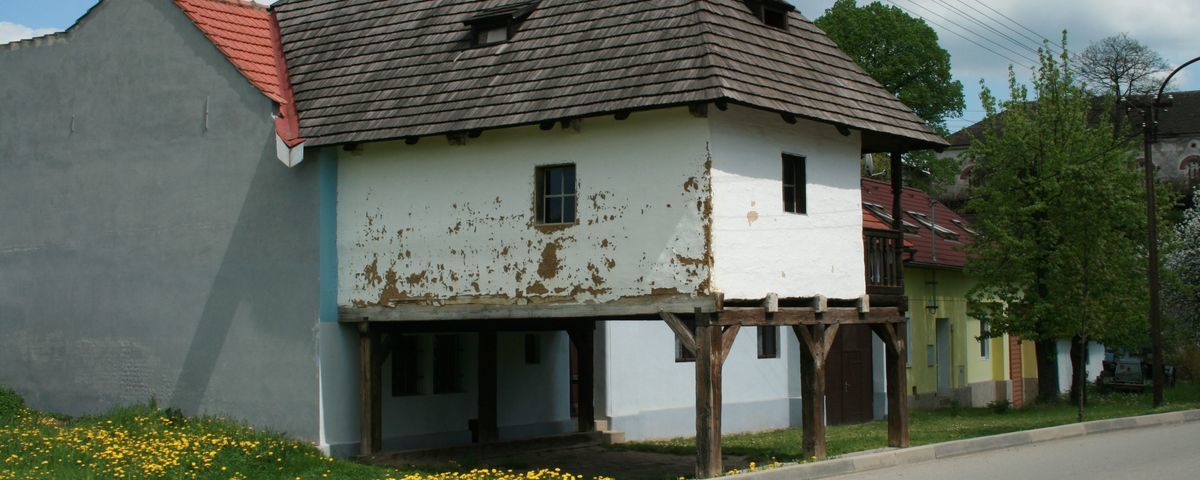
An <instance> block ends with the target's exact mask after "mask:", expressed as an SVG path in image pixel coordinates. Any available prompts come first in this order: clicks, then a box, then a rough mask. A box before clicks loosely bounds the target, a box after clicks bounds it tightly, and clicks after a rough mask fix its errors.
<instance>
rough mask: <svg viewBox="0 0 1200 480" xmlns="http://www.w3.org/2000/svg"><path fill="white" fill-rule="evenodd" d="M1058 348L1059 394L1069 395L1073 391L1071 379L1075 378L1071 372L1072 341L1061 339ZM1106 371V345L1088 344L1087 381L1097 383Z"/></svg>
mask: <svg viewBox="0 0 1200 480" xmlns="http://www.w3.org/2000/svg"><path fill="white" fill-rule="evenodd" d="M1057 347H1058V389H1059V393H1068V392H1070V391H1071V379H1072V378H1073V377H1074V376H1075V375H1074V374H1073V372H1071V340H1069V339H1060V340H1058V342H1057ZM1103 370H1104V344H1102V343H1096V342H1088V351H1087V380H1088V382H1095V381H1096V377H1099V376H1100V372H1101V371H1103Z"/></svg>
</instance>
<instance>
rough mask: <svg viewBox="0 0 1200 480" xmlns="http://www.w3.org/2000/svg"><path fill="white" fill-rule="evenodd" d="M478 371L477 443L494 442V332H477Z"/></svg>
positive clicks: (497, 430) (497, 428)
mask: <svg viewBox="0 0 1200 480" xmlns="http://www.w3.org/2000/svg"><path fill="white" fill-rule="evenodd" d="M478 353H479V356H478V360H479V370H478V378H477V380H478V382H479V391H478V395H477V396H478V398H477V400H478V402H479V414H478V417H479V421H478V428H479V441H480V442H481V443H487V442H494V441H496V440H497V439H499V432H500V429H499V423H498V415H497V411H498V408H497V404H498V403H499V402H498V398H497V397H498V395H499V392H498V390H497V388H498V385H497V381H496V380H497V373H498V372H497V369H496V332H491V331H484V332H479V351H478Z"/></svg>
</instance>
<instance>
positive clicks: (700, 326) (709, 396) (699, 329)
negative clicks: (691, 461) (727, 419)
mask: <svg viewBox="0 0 1200 480" xmlns="http://www.w3.org/2000/svg"><path fill="white" fill-rule="evenodd" d="M696 316H697V318H696V337H697V347H698V348H697V351H696V478H711V477H715V476H717V475H720V474H721V473H723V472H722V465H721V425H720V408H721V405H720V403H718V402H720V394H719V393H718V392H717V390H719V389H720V373H719V369H720V366H719V365H718V355H719V354H720V349H721V327H720V326H718V325H714V324H712V323H711V320H710V319H709V318H708V315H707V314H703V313H700V314H697V315H696Z"/></svg>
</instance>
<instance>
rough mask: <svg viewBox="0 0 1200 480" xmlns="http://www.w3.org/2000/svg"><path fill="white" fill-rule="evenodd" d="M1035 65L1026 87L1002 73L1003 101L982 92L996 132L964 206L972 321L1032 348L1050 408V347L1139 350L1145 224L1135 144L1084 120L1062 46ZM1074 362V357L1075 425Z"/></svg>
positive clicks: (976, 154)
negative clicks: (971, 219) (969, 229)
mask: <svg viewBox="0 0 1200 480" xmlns="http://www.w3.org/2000/svg"><path fill="white" fill-rule="evenodd" d="M1063 45H1066V35H1065V33H1064V35H1063ZM1039 57H1040V63H1039V67H1038V69H1037V71H1036V75H1035V78H1034V79H1033V83H1032V88H1029V87H1026V86H1024V85H1021V84H1019V83H1018V82H1017V80H1016V76H1015V74H1014V73H1013V71H1012V68H1011V67H1010V68H1009V99H1008V100H1006V101H1003V102H1001V101H998V100H997V99H996V97H995V96H993V95H992V93H991V92H990V91H989V90H988V89H987V87H983V90H982V92H981V94H980V98H981V100H982V103H983V106H984V108H985V109H986V111H987V117H986V119H985V120H984V121H985V122H991V123H992V125H990V127H991V128H988V129H985V132H984V134H983V136H982V137H981V138H980V139H977V140H976V141H975V142H974V143H973V144H972V145H971V147H970V148H969V149H968V150H967V152H966V154H965V155H966V158H967V159H968V160H970V161H972V162H974V164H975V165H976V170H975V171H976V172H977V173H978V174H979V175H981V178H982V180H983V181H982V183H981V184H980V185H979V186H977V187H973V188H972V191H971V200H970V201H969V202H968V204H967V209H968V211H969V212H970V213H973V214H974V215H975V216H976V217H975V223H974V227H975V229H976V230H977V231H978V232H979V235H978V237H977V238H976V240H975V241H974V242H972V244H971V246H970V248H969V250H968V254H969V259H970V261H969V263H968V267H967V268H968V272H969V273H971V274H972V275H973V276H974V278H975V279H977V281H978V284H977V285H976V286H975V287H974V288H973V289H972V290H971V292H970V293H969V294H968V301H969V302H970V307H971V313H972V315H973V316H975V317H976V318H979V319H981V320H985V321H988V322H990V323H989V324H990V325H991V326H992V333H993V334H996V335H998V334H1002V333H1007V334H1011V335H1017V336H1020V337H1021V338H1024V339H1027V340H1033V341H1035V342H1036V346H1037V360H1038V378H1039V380H1040V381H1039V398H1041V399H1049V398H1055V397H1057V394H1058V379H1057V374H1056V372H1057V365H1056V363H1057V362H1056V358H1055V353H1056V350H1057V349H1056V345H1055V342H1056V340H1057V339H1060V338H1072V339H1074V340H1075V342H1076V343H1077V348H1081V347H1084V346H1086V344H1087V342H1089V341H1099V342H1104V343H1105V344H1106V345H1112V346H1122V345H1126V346H1139V345H1142V344H1144V342H1145V340H1146V330H1147V327H1148V321H1147V307H1146V305H1147V302H1148V299H1147V295H1146V288H1145V281H1146V273H1145V272H1146V260H1145V256H1144V253H1143V252H1144V246H1145V241H1146V240H1145V239H1146V236H1145V232H1146V218H1145V207H1144V205H1145V204H1144V203H1143V198H1144V187H1143V184H1142V182H1141V177H1140V174H1139V170H1138V168H1137V164H1136V160H1135V158H1136V153H1135V152H1136V148H1137V144H1136V143H1132V142H1131V140H1132V139H1130V138H1128V137H1125V136H1123V135H1121V134H1118V133H1117V132H1115V131H1114V130H1113V129H1112V128H1111V127H1110V126H1107V125H1106V124H1103V123H1097V122H1094V121H1091V120H1092V119H1095V118H1106V117H1107V113H1105V112H1101V114H1100V116H1095V115H1096V114H1095V111H1094V103H1093V102H1092V100H1091V99H1092V96H1091V95H1090V94H1089V93H1088V92H1087V91H1085V90H1084V89H1083V87H1082V86H1081V84H1080V83H1078V82H1077V81H1076V79H1075V78H1074V76H1073V74H1072V72H1071V69H1070V68H1068V66H1069V65H1070V63H1069V62H1070V60H1071V59H1070V58H1069V53H1068V52H1067V51H1066V50H1065V49H1064V50H1063V51H1062V53H1061V54H1060V55H1058V56H1056V55H1054V54H1053V53H1051V51H1050V49H1049V46H1048V45H1047V47H1046V48H1045V49H1044V50H1041V51H1040V53H1039ZM1113 103H1114V99H1113V98H1112V97H1109V99H1108V101H1107V102H1106V104H1105V105H1104V108H1107V109H1109V110H1111V108H1112V107H1113ZM1002 111H1003V114H1001V112H1002ZM1168 205H1169V202H1168ZM1075 351H1077V352H1082V351H1086V349H1083V350H1075ZM1082 360H1083V359H1082V358H1076V357H1074V356H1073V357H1072V365H1073V367H1074V370H1073V371H1074V372H1075V375H1073V377H1074V378H1075V381H1074V382H1073V384H1072V392H1073V398H1078V399H1079V400H1080V403H1079V405H1080V407H1079V415H1080V418H1081V419H1082V416H1083V399H1084V395H1083V393H1084V387H1085V386H1086V382H1087V379H1086V378H1085V375H1084V362H1083V361H1082ZM1076 396H1077V397H1076Z"/></svg>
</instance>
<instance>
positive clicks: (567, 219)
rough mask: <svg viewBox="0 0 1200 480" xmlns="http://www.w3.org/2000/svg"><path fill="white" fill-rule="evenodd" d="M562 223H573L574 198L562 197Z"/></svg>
mask: <svg viewBox="0 0 1200 480" xmlns="http://www.w3.org/2000/svg"><path fill="white" fill-rule="evenodd" d="M562 221H563V223H574V222H575V197H574V196H570V197H563V214H562Z"/></svg>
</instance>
